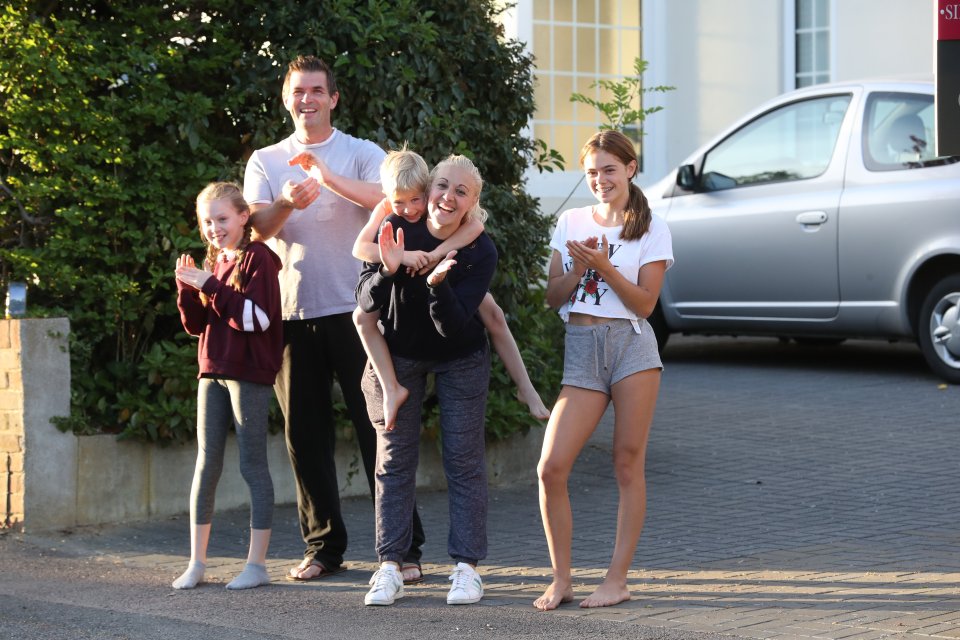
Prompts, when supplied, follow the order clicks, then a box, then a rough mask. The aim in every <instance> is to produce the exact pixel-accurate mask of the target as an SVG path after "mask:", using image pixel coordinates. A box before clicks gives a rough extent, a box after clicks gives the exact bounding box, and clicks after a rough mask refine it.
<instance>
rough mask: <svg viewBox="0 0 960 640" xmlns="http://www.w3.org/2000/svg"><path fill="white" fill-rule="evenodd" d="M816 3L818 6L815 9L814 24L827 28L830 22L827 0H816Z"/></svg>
mask: <svg viewBox="0 0 960 640" xmlns="http://www.w3.org/2000/svg"><path fill="white" fill-rule="evenodd" d="M816 3H817V7H816V10H815V11H814V19H815V21H816V22H815V24H814V26H815V27H817V28H818V29H825V28H827V27H828V26H829V23H828V22H827V18H828V14H827V0H816Z"/></svg>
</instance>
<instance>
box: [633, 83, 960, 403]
mask: <svg viewBox="0 0 960 640" xmlns="http://www.w3.org/2000/svg"><path fill="white" fill-rule="evenodd" d="M933 140H934V87H933V84H932V83H930V82H900V81H890V82H847V83H836V84H829V85H818V86H815V87H810V88H806V89H801V90H798V91H794V92H791V93H787V94H785V95H782V96H780V97H778V98H776V99H774V100H771V101H769V102H767V103H766V104H764V105H762V106H761V107H760V108H758V109H756V110H755V111H753V112H752V113H750V114H749V115H747V116H746V117H745V118H743V119H742V120H740V121H739V122H737V123H736V124H734V125H733V126H732V127H730V128H729V129H728V130H727V131H725V132H724V133H722V134H721V135H719V136H717V137H716V138H715V139H714V140H712V141H711V142H709V143H708V144H706V145H704V146H703V147H701V148H700V149H699V150H697V151H696V152H695V153H694V154H693V155H691V156H690V157H689V158H688V159H687V160H686V161H685V162H684V163H683V165H682V166H680V167H678V168H677V169H676V170H675V171H673V172H672V173H671V174H670V175H668V176H667V177H665V178H664V179H663V180H662V181H660V182H659V183H657V184H656V185H654V186H653V187H652V188H649V189H647V190H646V193H647V195H648V197H649V199H650V203H651V206H652V207H653V210H654V213H656V214H658V215H660V216H662V217H663V218H665V219H666V220H667V222H668V223H669V225H670V231H671V232H672V234H673V250H674V255H675V256H676V260H677V261H676V264H675V265H674V266H673V268H671V269H670V270H669V271H668V272H667V275H666V280H665V282H664V287H663V292H662V293H661V296H660V304H659V305H658V308H657V310H656V311H655V313H654V316H653V317H652V318H651V324H653V326H654V329H655V331H656V332H657V337H658V340H659V341H660V345H661V348H662V347H663V345H664V344H665V342H666V339H667V337H668V336H669V334H670V333H671V332H683V333H699V334H734V335H738V334H749V335H772V336H780V337H790V338H797V339H799V340H801V341H802V340H810V341H818V342H832V341H835V342H840V341H841V340H842V339H844V338H853V337H857V338H884V339H910V340H916V341H917V342H918V343H919V345H920V348H921V350H922V351H923V355H924V357H925V358H926V360H927V362H928V363H929V365H930V367H931V368H932V369H933V371H934V372H936V373H937V374H938V375H939V376H941V377H942V378H944V379H946V380H948V381H949V382H952V383H955V384H956V383H960V317H958V310H960V162H958V161H960V157H958V156H948V157H937V155H936V154H935V152H934V144H933Z"/></svg>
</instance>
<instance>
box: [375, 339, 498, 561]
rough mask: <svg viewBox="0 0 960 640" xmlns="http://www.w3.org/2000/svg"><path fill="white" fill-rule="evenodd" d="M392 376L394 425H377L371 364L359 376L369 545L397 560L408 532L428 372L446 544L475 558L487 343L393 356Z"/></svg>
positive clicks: (481, 554)
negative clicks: (372, 541) (365, 430)
mask: <svg viewBox="0 0 960 640" xmlns="http://www.w3.org/2000/svg"><path fill="white" fill-rule="evenodd" d="M393 367H394V369H395V370H396V372H397V380H398V381H399V382H400V384H401V385H403V386H404V387H406V388H407V390H408V391H409V392H410V396H409V397H408V398H407V401H406V402H404V403H403V405H402V406H401V407H400V411H399V413H398V415H397V426H396V428H395V429H394V430H393V431H387V430H386V429H384V420H383V400H382V392H381V390H380V384H379V382H378V381H377V376H376V374H374V373H373V368H372V367H369V366H368V367H367V370H366V372H365V373H364V377H363V383H362V388H363V393H364V395H365V396H366V398H367V412H368V413H369V414H370V422H372V423H373V426H374V428H375V429H376V430H377V472H376V485H377V496H376V545H377V556H378V557H379V559H380V561H381V562H384V561H392V562H398V563H399V562H401V561H402V560H403V557H404V554H406V552H407V549H408V548H409V547H410V542H411V540H412V537H413V526H412V522H413V521H412V518H413V509H414V496H415V493H416V476H417V464H418V463H419V454H420V416H421V410H422V406H423V400H424V396H425V394H426V386H427V374H428V373H433V374H435V382H436V393H437V398H438V399H439V401H440V432H441V440H442V444H443V449H442V454H443V471H444V474H445V475H446V477H447V495H448V505H449V506H448V508H449V512H450V532H449V534H448V536H447V552H448V553H449V554H450V557H451V558H453V559H454V561H456V562H467V563H470V564H473V565H476V564H477V563H478V562H479V561H480V560H483V559H484V558H485V557H486V556H487V465H486V461H485V459H484V418H485V413H486V407H487V390H488V388H489V385H490V351H489V349H488V348H487V347H486V346H484V348H483V349H480V350H479V351H476V352H475V353H473V354H471V355H468V356H466V357H463V358H458V359H456V360H450V361H448V362H433V361H421V360H409V359H407V358H399V357H396V356H394V358H393Z"/></svg>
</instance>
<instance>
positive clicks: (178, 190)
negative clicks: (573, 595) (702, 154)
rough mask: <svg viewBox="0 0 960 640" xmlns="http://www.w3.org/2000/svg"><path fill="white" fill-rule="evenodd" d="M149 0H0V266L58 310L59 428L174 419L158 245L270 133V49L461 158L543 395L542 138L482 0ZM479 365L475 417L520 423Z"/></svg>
mask: <svg viewBox="0 0 960 640" xmlns="http://www.w3.org/2000/svg"><path fill="white" fill-rule="evenodd" d="M158 4H159V6H148V5H149V3H126V2H119V3H118V2H106V1H99V2H98V1H95V0H90V1H83V0H66V1H63V2H58V3H47V6H48V7H49V8H48V9H47V11H48V12H47V13H43V14H37V13H31V12H30V11H29V10H27V9H23V8H16V7H14V6H11V5H7V6H6V7H4V8H3V9H2V13H0V284H2V285H5V284H6V283H7V282H9V281H12V280H23V281H26V282H28V284H29V286H30V300H29V303H30V312H31V313H32V314H35V315H66V316H67V317H69V318H70V321H71V326H72V332H73V336H72V342H71V360H72V367H73V388H72V390H71V391H72V415H71V416H70V418H69V419H66V420H63V421H62V422H61V427H62V428H69V429H73V430H74V431H75V432H78V433H88V432H100V431H106V432H119V433H121V434H122V435H123V436H125V437H135V438H143V439H147V440H156V441H161V442H170V441H183V440H187V439H191V438H192V437H193V430H194V415H195V384H194V382H193V378H194V377H195V375H196V359H195V357H196V352H195V342H193V341H192V340H190V339H188V338H186V337H185V336H184V334H183V331H182V329H181V328H180V326H179V318H178V316H177V313H176V308H175V287H174V281H173V265H174V262H175V258H176V256H177V255H179V254H180V253H183V252H192V253H193V254H194V255H197V256H199V255H200V247H201V243H200V240H199V236H198V234H197V232H196V219H195V215H194V212H193V198H194V197H195V195H196V193H197V192H198V191H199V190H200V189H201V188H202V187H203V185H204V184H206V183H207V182H209V181H210V180H214V179H234V180H239V179H241V178H242V172H243V166H244V164H245V160H246V158H247V157H248V155H249V153H250V152H251V151H252V150H253V149H255V148H257V147H260V146H264V145H266V144H270V143H272V142H275V141H277V140H279V139H280V138H282V137H284V136H286V135H289V133H290V131H291V130H292V127H291V125H290V123H289V121H288V116H287V114H286V112H285V111H284V110H283V109H282V105H281V103H280V97H279V93H280V85H281V80H282V76H283V73H284V71H285V69H286V62H287V61H288V60H290V59H291V58H293V57H294V56H295V55H296V54H298V53H315V54H317V55H320V56H321V57H324V58H325V59H327V60H328V61H331V60H332V61H333V64H334V67H335V69H336V72H337V80H338V85H339V88H340V92H341V101H340V104H339V105H338V107H337V110H336V111H335V112H334V124H335V126H337V127H339V128H341V129H343V130H345V131H348V132H350V133H353V134H354V135H358V136H360V137H366V138H369V139H372V140H374V141H376V142H378V143H379V144H381V145H382V146H384V147H395V146H399V145H400V144H401V143H402V142H404V141H407V142H409V144H410V146H411V147H412V148H414V149H416V150H418V151H420V152H421V153H422V154H423V155H424V157H425V158H426V159H427V161H428V162H429V163H431V164H432V163H435V162H437V161H439V160H440V159H442V158H443V157H444V156H446V155H447V154H449V153H452V152H457V153H465V154H467V155H470V156H471V157H473V158H474V160H475V161H476V163H477V165H478V166H479V168H480V170H481V172H482V173H483V175H484V178H485V180H486V183H487V186H486V189H485V194H484V206H485V207H486V208H487V209H488V210H489V211H490V213H491V220H490V222H489V225H488V229H489V231H490V234H491V236H492V237H493V239H494V241H495V242H496V244H497V247H498V249H499V251H500V255H501V261H500V266H499V269H498V273H497V276H496V279H495V281H494V284H493V287H492V289H493V293H494V295H495V297H496V298H497V300H498V302H499V303H500V305H501V306H502V307H503V309H504V311H505V312H506V314H507V317H508V320H509V322H510V326H511V328H512V330H513V332H514V335H515V337H516V339H517V342H518V344H519V345H520V347H521V350H522V352H523V355H524V357H525V359H526V360H527V365H528V369H529V370H530V372H531V377H532V378H533V379H534V383H535V384H536V385H537V387H538V388H539V390H540V391H541V393H542V394H544V398H545V400H546V401H548V402H549V400H551V399H552V397H553V396H554V394H555V393H556V390H557V387H558V383H559V371H560V368H561V358H562V356H561V351H562V350H561V348H560V340H561V338H562V331H561V329H560V328H559V326H558V321H557V319H556V317H555V314H553V313H552V312H551V311H548V310H546V309H545V308H544V307H543V304H542V290H541V286H540V283H541V280H542V275H543V271H542V268H543V262H544V259H545V257H546V242H547V236H548V233H549V229H550V224H551V221H550V220H547V219H544V218H542V217H541V216H540V215H539V214H538V213H537V203H536V201H535V200H533V199H532V198H530V197H529V196H528V195H527V194H526V193H525V192H524V191H523V170H524V168H525V167H526V166H527V164H528V163H529V162H531V161H535V160H536V158H538V157H543V149H542V148H541V147H538V146H537V145H536V144H535V143H534V142H533V141H531V140H529V139H527V138H525V137H524V135H523V129H524V127H525V126H526V124H527V121H528V118H529V117H530V115H531V113H532V111H533V98H532V95H533V92H532V86H531V77H532V76H531V64H532V63H531V60H530V59H529V57H527V56H526V55H525V54H524V53H523V50H522V47H521V46H520V45H519V44H518V43H515V42H504V41H502V40H501V39H500V38H499V36H500V31H499V29H500V27H499V25H498V24H497V23H496V21H495V20H494V17H495V15H496V10H497V9H496V8H495V6H494V5H495V3H494V2H493V0H475V1H471V2H462V1H461V2H456V3H454V2H443V1H440V2H437V1H432V2H426V1H420V0H396V1H391V2H387V1H385V0H369V1H368V2H365V3H356V2H353V1H347V0H328V1H326V2H323V3H318V5H317V7H316V10H312V11H305V9H304V3H302V2H299V1H288V0H284V1H280V2H275V3H270V4H269V5H263V4H262V3H258V2H251V1H247V0H231V1H226V0H209V1H204V2H201V1H199V0H190V1H180V0H170V1H168V2H164V3H162V4H160V3H158ZM514 393H515V387H514V385H513V383H512V382H511V381H510V380H509V378H507V377H506V374H505V372H503V371H502V368H498V369H497V370H496V371H495V373H494V376H493V382H492V384H491V397H490V405H489V407H490V408H489V411H488V424H489V433H490V435H491V437H503V436H505V435H507V434H509V433H512V432H514V431H516V430H518V429H521V430H522V429H525V428H527V427H529V426H530V425H532V424H534V421H533V420H532V418H530V417H529V416H528V415H527V412H526V409H525V408H524V407H522V406H521V405H519V404H518V403H517V402H516V401H515V400H514V399H513V396H514Z"/></svg>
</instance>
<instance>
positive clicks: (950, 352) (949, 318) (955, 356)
mask: <svg viewBox="0 0 960 640" xmlns="http://www.w3.org/2000/svg"><path fill="white" fill-rule="evenodd" d="M917 341H918V342H919V343H920V350H921V351H922V352H923V357H924V358H926V360H927V364H928V365H929V366H930V368H931V369H932V370H933V372H934V373H936V374H937V375H938V376H940V377H941V378H943V379H944V380H946V381H947V382H949V383H951V384H960V275H951V276H947V277H946V278H943V279H942V280H940V281H939V282H938V283H937V284H936V285H934V287H933V288H932V289H930V293H928V294H927V297H926V299H924V301H923V306H921V307H920V319H919V322H918V323H917Z"/></svg>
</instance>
